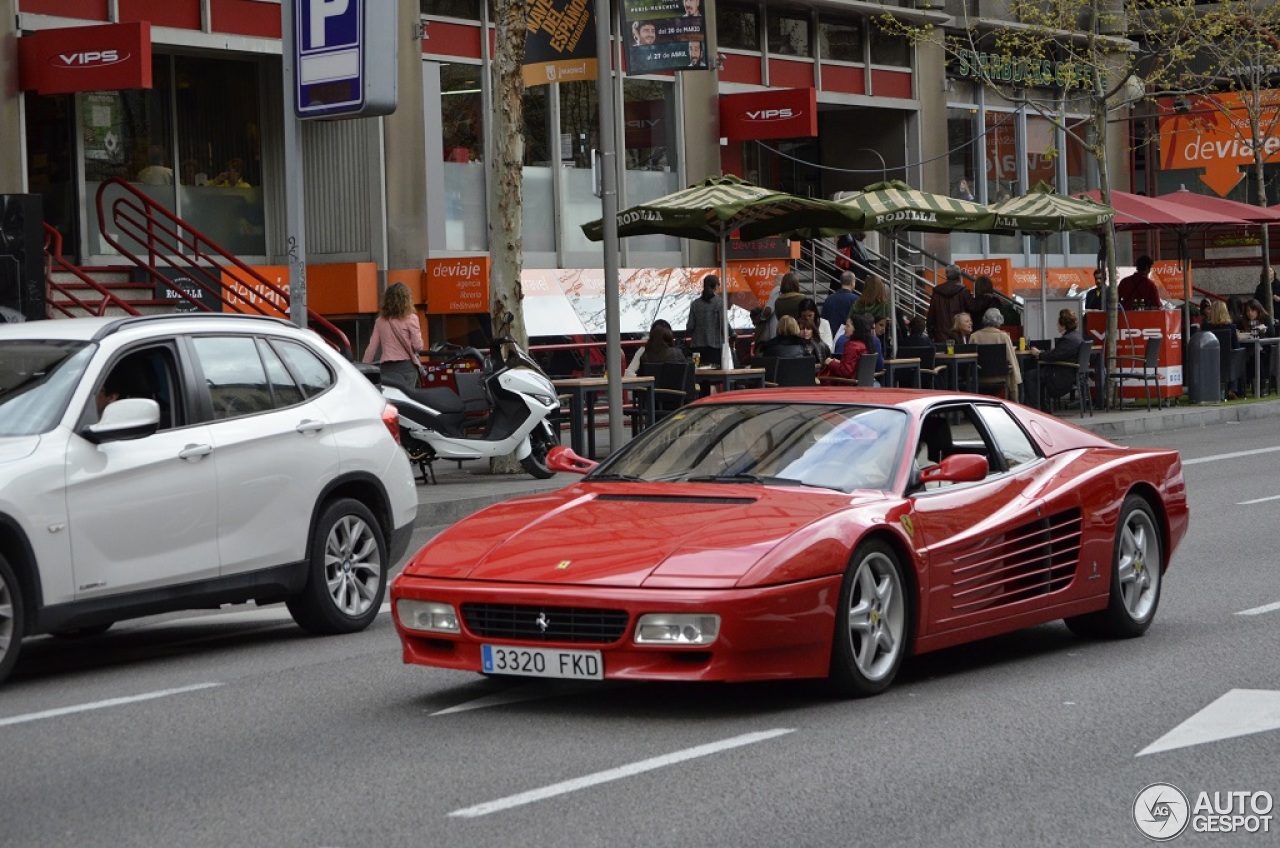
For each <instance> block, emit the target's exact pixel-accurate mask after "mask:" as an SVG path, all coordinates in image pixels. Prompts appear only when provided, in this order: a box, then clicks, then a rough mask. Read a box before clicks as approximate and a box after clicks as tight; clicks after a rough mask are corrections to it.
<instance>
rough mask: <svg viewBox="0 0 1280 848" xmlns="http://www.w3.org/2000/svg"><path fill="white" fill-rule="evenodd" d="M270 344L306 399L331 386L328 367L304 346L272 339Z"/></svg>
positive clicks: (331, 376)
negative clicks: (278, 353)
mask: <svg viewBox="0 0 1280 848" xmlns="http://www.w3.org/2000/svg"><path fill="white" fill-rule="evenodd" d="M271 344H272V346H273V347H274V348H275V349H276V350H277V351H279V352H280V355H281V356H282V357H284V361H285V362H287V363H288V364H289V368H290V370H292V371H293V373H294V374H295V375H297V378H298V382H299V383H301V384H302V391H303V393H304V394H306V396H307V397H309V398H310V397H315V396H316V395H318V394H320V393H321V392H323V391H324V390H325V389H327V388H329V387H330V386H332V385H333V372H331V371H330V370H329V366H327V365H325V364H324V360H322V359H321V358H320V357H318V356H316V355H315V353H313V352H312V351H310V350H308V349H307V348H306V347H305V346H303V345H300V344H298V343H297V342H290V341H285V340H284V339H274V340H273V341H272V342H271Z"/></svg>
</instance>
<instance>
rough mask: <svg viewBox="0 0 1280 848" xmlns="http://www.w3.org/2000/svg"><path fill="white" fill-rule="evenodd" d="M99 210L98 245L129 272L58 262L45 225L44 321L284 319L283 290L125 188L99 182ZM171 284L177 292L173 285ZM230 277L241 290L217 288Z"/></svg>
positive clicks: (313, 318) (336, 335) (54, 234)
mask: <svg viewBox="0 0 1280 848" xmlns="http://www.w3.org/2000/svg"><path fill="white" fill-rule="evenodd" d="M97 206H98V221H99V229H100V232H101V234H102V238H103V240H104V242H105V243H106V244H108V245H110V246H111V247H112V248H113V249H114V251H115V252H116V253H117V254H118V255H120V256H121V257H123V258H124V259H126V260H128V261H129V264H127V265H122V266H112V267H104V268H94V269H92V274H90V273H89V272H88V270H86V269H84V268H79V267H76V266H75V265H73V264H72V263H71V262H69V261H68V260H67V259H66V258H65V257H64V256H63V255H62V235H61V233H59V232H58V231H57V230H55V229H54V228H53V227H50V226H49V225H48V224H45V255H46V258H47V266H46V267H47V269H48V270H47V273H46V289H47V291H46V300H47V311H48V314H49V317H50V318H60V317H66V318H70V317H77V316H83V315H99V316H106V315H146V314H152V313H169V312H174V311H182V312H242V313H248V314H258V315H275V316H283V315H287V314H288V311H289V293H288V291H287V290H285V289H281V288H280V287H279V286H277V285H276V284H275V283H273V282H271V281H269V280H267V279H266V278H265V277H263V276H262V275H261V274H259V273H258V272H257V271H256V270H254V269H253V268H252V267H250V266H249V265H247V264H245V263H244V262H243V261H241V260H240V259H238V258H237V257H235V256H233V255H232V254H231V253H229V252H228V251H226V250H225V249H224V248H223V247H222V246H221V245H219V244H217V243H216V242H214V241H213V240H211V239H210V238H208V237H207V236H205V235H204V234H203V233H201V232H200V231H198V230H196V229H195V228H194V227H192V226H191V225H190V224H188V223H187V222H186V221H184V220H183V219H181V218H179V217H178V216H177V215H174V214H173V213H172V212H171V211H169V210H168V209H167V208H165V207H164V206H162V205H160V204H158V203H156V202H155V201H153V200H152V199H151V198H150V197H148V196H147V195H145V194H143V193H141V192H139V191H138V190H137V189H135V188H134V187H133V186H131V185H130V184H129V183H127V182H125V181H124V180H121V179H110V180H106V181H105V182H103V183H102V185H101V186H99V188H98V194H97ZM176 276H181V277H182V278H183V285H181V286H179V285H175V284H174V283H173V282H172V280H171V277H176ZM232 277H234V278H235V279H236V280H238V281H239V282H240V285H239V286H237V287H236V288H231V287H228V286H227V285H225V284H224V282H223V281H224V280H226V279H229V278H232ZM157 292H161V293H163V296H159V297H158V296H157ZM307 322H308V325H309V326H310V327H311V328H312V329H313V330H315V331H316V333H317V334H319V335H320V336H321V337H322V338H323V339H324V340H325V341H326V342H328V343H329V344H330V345H331V346H332V347H334V348H335V349H337V350H338V351H340V352H341V353H343V354H344V355H345V356H347V357H348V358H351V357H352V356H353V351H352V348H351V342H350V341H349V340H348V339H347V337H346V334H345V333H343V332H342V331H341V330H340V329H338V328H337V327H336V326H334V325H333V324H332V323H330V322H329V321H328V320H327V319H326V318H324V317H323V316H322V315H320V314H318V313H317V312H315V311H314V310H311V309H308V310H307Z"/></svg>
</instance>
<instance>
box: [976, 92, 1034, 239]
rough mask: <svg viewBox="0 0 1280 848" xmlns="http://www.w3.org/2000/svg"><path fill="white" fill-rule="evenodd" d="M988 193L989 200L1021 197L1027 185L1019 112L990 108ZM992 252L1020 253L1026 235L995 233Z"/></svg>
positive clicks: (988, 121)
mask: <svg viewBox="0 0 1280 848" xmlns="http://www.w3.org/2000/svg"><path fill="white" fill-rule="evenodd" d="M985 124H986V130H987V134H986V136H985V140H986V145H985V147H986V157H987V169H986V170H987V197H986V200H987V202H988V203H999V202H1000V201H1002V200H1007V199H1008V198H1010V197H1018V196H1019V195H1021V194H1022V193H1023V192H1024V191H1025V187H1024V186H1023V185H1022V183H1021V182H1020V181H1019V179H1018V156H1019V146H1018V116H1017V115H1016V114H1015V113H1013V112H990V111H989V112H987V113H986V114H985ZM989 244H990V248H991V252H992V253H1020V252H1022V250H1023V238H1022V236H1020V235H1011V236H994V235H993V236H991V237H990V240H989Z"/></svg>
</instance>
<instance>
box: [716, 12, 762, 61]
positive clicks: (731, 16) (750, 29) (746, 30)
mask: <svg viewBox="0 0 1280 848" xmlns="http://www.w3.org/2000/svg"><path fill="white" fill-rule="evenodd" d="M716 35H717V37H718V38H719V45H720V46H721V47H732V48H735V49H738V50H759V49H760V30H759V23H758V21H757V19H756V7H755V6H753V5H752V6H749V5H746V4H744V3H719V4H717V5H716Z"/></svg>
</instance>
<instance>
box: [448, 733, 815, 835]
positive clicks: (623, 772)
mask: <svg viewBox="0 0 1280 848" xmlns="http://www.w3.org/2000/svg"><path fill="white" fill-rule="evenodd" d="M794 732H795V728H794V727H791V728H787V727H780V728H777V729H775V730H764V731H761V732H760V733H746V734H743V735H742V736H735V737H733V738H732V739H724V740H722V741H720V742H712V743H710V744H708V745H699V746H697V747H696V748H686V749H684V750H683V751H675V752H673V753H670V754H664V755H663V756H661V757H653V758H652V759H648V760H641V761H640V762H638V763H631V764H630V765H625V766H619V767H618V768H614V769H609V770H608V771H598V772H596V773H595V774H588V775H584V776H582V777H576V778H574V779H573V780H565V781H562V782H560V783H553V784H551V785H550V786H544V787H542V788H541V789H531V790H529V791H528V792H521V793H520V794H519V795H508V796H507V797H506V798H499V799H497V800H496V801H488V802H486V803H484V804H477V805H476V806H474V807H466V808H464V809H461V810H454V811H453V812H452V813H449V815H450V816H453V817H458V818H475V817H476V816H487V815H489V814H490V813H498V812H501V811H503V810H509V809H511V808H512V807H519V806H522V805H524V804H532V803H533V802H535V801H545V800H546V799H547V798H554V797H556V796H557V795H565V794H567V793H569V792H576V791H578V790H579V789H587V788H589V787H592V786H598V785H599V784H601V783H608V782H610V781H612V780H621V779H622V778H624V777H631V776H633V775H637V774H643V773H644V772H646V771H653V770H654V769H658V768H662V767H663V766H670V765H675V764H676V763H682V762H684V761H686V760H693V759H697V758H698V757H707V756H710V755H712V754H718V753H720V752H721V751H728V750H729V749H731V748H740V747H742V746H743V745H754V744H755V743H757V742H764V741H766V740H769V739H773V738H775V737H778V736H785V735H786V734H788V733H794Z"/></svg>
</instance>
